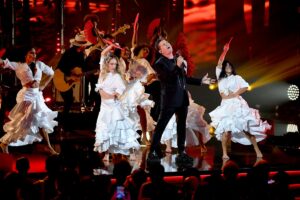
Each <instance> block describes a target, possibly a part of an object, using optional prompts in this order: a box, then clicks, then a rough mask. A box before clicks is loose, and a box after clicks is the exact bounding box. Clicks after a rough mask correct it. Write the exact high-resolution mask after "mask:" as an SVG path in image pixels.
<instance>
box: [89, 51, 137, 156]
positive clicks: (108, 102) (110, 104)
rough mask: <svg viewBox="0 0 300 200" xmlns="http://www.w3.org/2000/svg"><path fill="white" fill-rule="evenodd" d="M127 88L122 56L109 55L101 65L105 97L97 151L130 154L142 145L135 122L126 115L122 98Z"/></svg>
mask: <svg viewBox="0 0 300 200" xmlns="http://www.w3.org/2000/svg"><path fill="white" fill-rule="evenodd" d="M125 88H126V86H125V84H124V81H123V79H122V78H121V74H120V71H119V60H118V58H117V57H116V56H114V55H108V56H107V57H106V58H105V60H104V62H103V66H101V72H100V75H99V79H98V84H97V85H96V90H98V91H99V92H100V96H101V106H100V112H99V115H98V119H97V124H96V141H95V145H94V151H98V152H99V153H102V152H109V153H114V154H123V155H129V154H130V150H131V149H139V147H140V146H139V143H138V141H137V138H138V137H139V136H138V134H137V133H136V132H135V130H134V123H133V122H132V121H131V120H130V119H129V118H128V117H126V116H125V114H124V110H123V109H122V107H121V102H120V100H119V99H118V98H119V96H120V95H122V94H123V92H124V90H125ZM107 155H108V154H107ZM106 159H107V158H106Z"/></svg>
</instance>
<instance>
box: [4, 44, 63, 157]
mask: <svg viewBox="0 0 300 200" xmlns="http://www.w3.org/2000/svg"><path fill="white" fill-rule="evenodd" d="M20 61H21V62H10V61H9V60H8V59H6V60H4V61H3V60H2V59H0V66H1V67H4V68H9V69H12V70H14V71H15V72H16V76H17V77H18V79H20V81H21V84H22V86H23V88H22V89H21V90H20V91H19V92H18V94H17V98H16V100H17V104H16V105H15V107H14V108H13V109H12V111H11V112H10V114H9V119H10V121H9V122H8V123H6V124H5V125H4V126H3V130H4V131H5V132H6V134H5V135H4V136H3V137H2V138H1V139H0V142H1V144H0V145H1V149H2V151H3V152H5V153H8V148H7V147H8V145H10V146H21V145H26V144H32V143H33V142H36V141H41V140H42V138H44V139H45V140H46V142H47V144H48V148H49V151H50V153H51V154H58V153H57V152H56V151H55V150H54V149H53V148H52V146H51V144H50V140H49V136H48V133H52V132H53V127H54V126H56V125H57V122H56V121H54V118H56V117H57V112H56V111H52V110H50V109H49V108H48V107H47V105H46V104H45V103H44V98H43V93H42V90H43V89H44V88H45V87H46V86H47V85H48V83H49V82H50V81H51V79H52V78H53V74H54V71H53V70H52V69H51V67H49V66H47V65H45V64H44V63H43V62H41V61H36V51H35V49H34V48H26V49H24V52H23V53H22V55H21V59H20ZM42 73H44V74H46V75H47V79H46V80H45V83H44V84H41V83H40V81H41V78H42Z"/></svg>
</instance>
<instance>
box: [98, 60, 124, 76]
mask: <svg viewBox="0 0 300 200" xmlns="http://www.w3.org/2000/svg"><path fill="white" fill-rule="evenodd" d="M112 59H115V60H116V61H117V65H116V70H115V71H116V73H118V74H120V75H121V71H120V60H119V58H118V57H117V56H115V55H109V56H107V57H106V58H105V60H104V63H103V67H102V69H101V72H100V78H101V80H102V81H104V80H105V78H106V77H107V74H108V73H109V68H108V66H109V65H108V63H109V62H110V61H111V60H112Z"/></svg>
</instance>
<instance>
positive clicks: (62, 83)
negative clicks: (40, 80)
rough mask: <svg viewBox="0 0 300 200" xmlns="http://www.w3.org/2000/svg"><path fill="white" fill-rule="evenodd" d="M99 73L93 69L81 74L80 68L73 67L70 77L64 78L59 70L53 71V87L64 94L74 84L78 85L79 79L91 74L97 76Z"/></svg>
mask: <svg viewBox="0 0 300 200" xmlns="http://www.w3.org/2000/svg"><path fill="white" fill-rule="evenodd" d="M99 71H100V70H99V69H95V70H91V71H88V72H82V69H81V68H79V67H75V68H73V69H72V71H71V75H70V76H65V74H64V73H63V72H62V71H61V70H60V69H55V71H54V77H53V83H54V87H55V88H56V89H57V90H58V91H60V92H66V91H68V90H70V89H71V88H72V87H73V86H74V85H75V84H78V83H80V81H81V77H83V76H88V75H91V74H94V75H97V74H99Z"/></svg>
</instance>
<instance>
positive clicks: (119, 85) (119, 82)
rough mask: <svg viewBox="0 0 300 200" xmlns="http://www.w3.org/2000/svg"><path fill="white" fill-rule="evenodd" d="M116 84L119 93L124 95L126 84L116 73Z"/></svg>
mask: <svg viewBox="0 0 300 200" xmlns="http://www.w3.org/2000/svg"><path fill="white" fill-rule="evenodd" d="M114 85H115V87H116V92H117V93H118V94H120V95H122V94H123V92H124V91H125V89H126V86H125V84H124V81H123V79H122V78H121V76H120V75H119V74H116V79H115V83H114Z"/></svg>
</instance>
